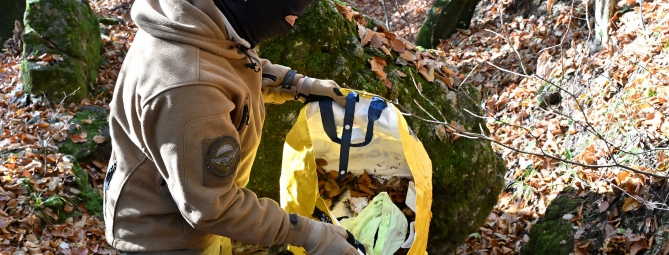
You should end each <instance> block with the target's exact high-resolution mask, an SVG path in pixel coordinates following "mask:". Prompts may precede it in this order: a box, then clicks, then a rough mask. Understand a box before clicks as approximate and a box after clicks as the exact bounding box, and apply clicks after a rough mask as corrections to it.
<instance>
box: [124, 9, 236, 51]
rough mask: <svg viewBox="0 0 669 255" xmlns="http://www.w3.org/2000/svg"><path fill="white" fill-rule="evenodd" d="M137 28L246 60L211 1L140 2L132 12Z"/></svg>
mask: <svg viewBox="0 0 669 255" xmlns="http://www.w3.org/2000/svg"><path fill="white" fill-rule="evenodd" d="M131 16H132V19H133V20H134V22H135V24H137V27H139V28H140V29H142V30H144V31H145V32H146V33H148V34H149V35H151V36H153V37H156V38H160V39H164V40H169V41H175V42H180V43H184V44H188V45H193V46H195V47H198V48H201V49H203V50H205V51H208V52H211V53H213V54H216V55H219V56H222V57H225V58H229V59H241V58H245V57H246V56H245V55H244V54H241V52H239V51H238V49H237V48H235V45H237V44H238V43H236V42H233V41H231V40H230V39H229V36H228V31H227V30H226V20H225V17H223V15H221V12H220V11H219V10H218V8H217V7H216V5H214V2H213V1H212V0H191V1H186V0H138V1H135V3H134V4H133V7H132V10H131Z"/></svg>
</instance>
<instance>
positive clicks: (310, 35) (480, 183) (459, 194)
mask: <svg viewBox="0 0 669 255" xmlns="http://www.w3.org/2000/svg"><path fill="white" fill-rule="evenodd" d="M368 22H369V25H368V27H369V28H372V27H375V25H373V24H372V23H371V22H372V21H371V20H368ZM360 41H361V39H360V35H359V32H358V26H357V25H356V24H355V23H354V22H351V21H349V20H347V19H346V18H345V17H344V16H342V15H341V14H340V13H338V12H337V10H336V9H335V7H334V6H333V3H332V2H330V1H329V0H316V1H315V2H314V4H312V5H311V7H309V9H308V10H307V12H306V14H305V15H303V16H302V17H300V18H299V19H298V20H297V23H296V25H295V29H294V31H293V32H291V33H290V34H288V35H286V36H283V37H280V38H275V39H272V40H268V41H266V42H264V43H263V44H262V45H260V47H259V53H260V55H261V57H264V58H267V59H269V60H271V61H272V62H273V63H278V64H282V65H286V66H290V67H291V68H293V69H295V70H297V71H298V72H300V73H302V74H305V75H307V76H310V77H317V78H324V79H333V80H335V81H337V82H338V83H339V84H340V85H342V86H344V87H350V88H354V89H360V90H366V91H369V92H372V93H375V94H377V95H381V96H383V97H385V98H386V99H388V100H389V101H390V102H396V105H398V107H399V108H400V110H402V111H403V112H406V113H411V114H416V115H418V116H427V114H425V113H424V112H423V110H421V109H420V106H422V107H424V108H426V110H427V111H428V112H429V114H431V115H432V116H436V117H437V118H439V119H441V115H440V113H439V112H441V113H443V115H444V116H445V118H446V121H447V122H449V123H450V122H451V121H454V122H456V123H458V124H460V125H463V126H464V127H465V129H466V130H467V131H470V132H481V128H483V129H484V130H486V128H485V126H486V125H485V123H484V121H482V120H481V119H479V118H477V117H474V116H472V115H471V114H468V113H466V112H465V111H463V109H467V110H469V111H472V112H475V113H478V114H482V112H481V110H480V108H479V106H478V105H479V104H480V101H481V100H480V97H479V91H477V90H475V89H473V88H471V87H470V86H464V88H463V89H460V90H452V89H449V86H447V85H446V84H445V83H444V82H442V81H441V80H439V79H434V82H429V81H427V80H426V79H425V77H424V76H422V75H420V74H419V72H418V71H417V70H416V69H415V68H414V66H415V65H416V64H415V63H414V64H413V65H411V64H410V65H407V64H406V63H404V65H402V64H395V63H397V62H396V61H398V62H402V61H401V59H399V58H398V55H397V54H398V53H397V52H394V51H393V52H392V54H391V55H387V54H384V53H383V52H382V51H381V50H379V49H377V48H374V47H370V46H365V45H362V44H361V43H360ZM388 53H390V52H389V51H388ZM422 54H425V55H427V54H428V53H426V52H424V53H422ZM372 57H377V58H380V59H383V60H384V61H385V62H386V63H388V64H387V66H386V67H385V68H384V71H385V73H387V76H388V80H389V81H390V82H391V83H392V86H391V88H388V87H386V86H385V85H384V84H383V83H382V82H381V80H380V79H379V77H378V76H377V75H376V74H375V73H374V72H372V68H371V66H370V60H371V59H372ZM449 68H450V70H455V67H453V66H449ZM398 71H399V72H398ZM454 73H455V74H456V75H455V76H456V77H451V78H454V79H455V82H454V84H456V85H457V84H458V83H459V82H460V81H459V78H458V77H457V71H454ZM403 74H406V75H403ZM411 74H412V75H411ZM412 76H413V78H415V82H416V83H417V85H418V86H422V94H423V95H426V96H427V97H429V100H431V101H432V102H433V103H434V105H435V107H432V106H431V104H430V103H429V102H428V101H427V100H426V97H423V96H421V95H420V93H419V91H418V90H417V88H416V85H414V82H413V80H412ZM472 98H473V99H472ZM415 102H418V104H420V106H418V105H417V103H415ZM301 107H302V104H300V103H298V102H293V103H287V104H284V105H267V106H266V116H267V118H266V120H265V126H264V128H263V137H262V142H261V144H260V148H259V150H258V155H257V158H256V161H255V163H254V166H253V167H254V168H253V172H252V174H251V180H250V183H249V188H251V189H252V190H254V191H256V193H257V194H258V195H259V196H267V197H272V198H274V199H277V198H278V197H277V196H278V194H279V189H278V180H279V176H280V173H281V169H280V168H281V164H279V163H277V162H281V158H282V151H283V144H284V139H285V136H286V133H287V132H288V130H289V129H290V128H291V127H292V125H293V123H294V122H295V120H296V118H297V114H298V112H299V109H300V108H301ZM407 121H408V123H409V125H410V127H411V129H412V130H413V131H414V132H415V133H416V134H417V135H418V137H419V139H420V140H421V141H422V143H423V145H424V146H425V148H426V149H427V151H428V154H429V156H430V158H431V160H432V165H433V188H434V191H433V204H432V208H431V209H432V214H433V218H432V222H431V225H430V238H429V244H428V246H429V252H430V253H432V254H447V253H452V252H454V251H455V249H456V248H457V246H458V245H459V244H460V243H461V242H462V241H464V240H465V239H466V237H467V236H468V235H469V234H471V233H473V232H475V231H476V230H477V229H478V228H479V227H480V225H482V224H483V222H484V220H485V218H486V217H487V216H488V215H489V214H490V212H491V210H492V208H493V206H494V205H495V204H496V202H497V197H498V195H499V192H500V191H501V189H502V188H503V177H504V172H505V170H506V167H505V165H504V161H503V160H501V159H500V158H499V157H498V156H497V155H496V154H495V153H494V152H493V150H492V148H491V146H490V144H489V143H488V142H485V141H481V140H470V139H466V138H459V139H457V140H454V141H451V140H450V139H449V137H448V136H446V137H443V136H441V134H442V133H440V132H442V131H443V126H437V125H434V124H430V123H426V122H423V121H421V120H418V119H416V118H411V117H407ZM486 132H487V131H486ZM438 133H439V135H438ZM442 139H443V140H442Z"/></svg>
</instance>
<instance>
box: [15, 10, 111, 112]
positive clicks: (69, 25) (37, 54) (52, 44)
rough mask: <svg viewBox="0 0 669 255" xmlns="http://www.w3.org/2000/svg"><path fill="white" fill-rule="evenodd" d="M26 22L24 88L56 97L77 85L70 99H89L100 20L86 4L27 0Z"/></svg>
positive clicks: (97, 58) (95, 70) (99, 45)
mask: <svg viewBox="0 0 669 255" xmlns="http://www.w3.org/2000/svg"><path fill="white" fill-rule="evenodd" d="M24 22H25V31H24V34H23V42H24V49H23V62H22V63H21V74H22V77H23V89H24V91H26V92H29V93H31V94H36V95H37V94H42V93H45V94H47V95H48V96H51V97H53V98H54V99H56V100H59V99H62V98H63V96H64V95H68V94H71V93H72V92H74V91H77V89H78V91H77V92H76V93H75V94H74V95H72V96H70V97H68V98H67V100H68V101H72V102H79V101H80V100H81V99H83V98H85V97H87V96H88V93H89V89H90V88H92V87H93V85H94V84H95V79H96V77H97V73H98V67H99V66H100V52H101V49H102V38H101V37H100V24H99V23H98V19H97V17H96V15H95V13H93V10H91V8H90V6H89V5H88V2H87V1H79V0H28V6H27V9H26V13H25V18H24ZM44 54H46V55H44ZM42 56H44V57H42Z"/></svg>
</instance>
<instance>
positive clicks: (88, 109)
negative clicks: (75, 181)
mask: <svg viewBox="0 0 669 255" xmlns="http://www.w3.org/2000/svg"><path fill="white" fill-rule="evenodd" d="M107 115H108V112H107V110H106V109H105V108H102V107H100V106H84V107H82V108H81V109H80V110H79V111H78V112H77V113H76V114H75V115H74V118H72V119H71V120H70V130H69V131H68V134H69V135H70V136H71V135H72V134H77V135H78V136H80V137H81V136H82V135H83V133H86V141H85V142H80V143H74V142H73V141H72V139H71V137H69V138H68V139H67V140H65V141H64V142H63V143H62V144H61V145H60V146H59V147H58V150H59V152H61V153H63V154H67V155H72V156H74V157H75V158H77V159H84V158H86V157H88V156H90V155H94V154H96V153H103V154H104V153H106V152H105V150H98V148H105V147H108V146H110V144H111V143H110V141H111V138H110V136H109V123H108V122H107ZM84 121H86V122H88V121H91V123H90V124H87V123H85V122H84ZM96 135H101V136H103V137H105V141H104V142H103V143H100V144H99V143H97V142H95V141H94V140H93V138H94V137H95V136H96ZM107 157H108V154H107ZM105 159H106V158H105Z"/></svg>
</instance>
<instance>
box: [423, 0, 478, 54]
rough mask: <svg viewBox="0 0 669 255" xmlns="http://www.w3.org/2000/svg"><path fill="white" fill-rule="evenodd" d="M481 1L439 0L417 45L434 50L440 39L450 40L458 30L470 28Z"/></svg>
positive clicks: (424, 24)
mask: <svg viewBox="0 0 669 255" xmlns="http://www.w3.org/2000/svg"><path fill="white" fill-rule="evenodd" d="M478 2H479V0H437V1H436V2H435V3H434V5H433V6H432V8H431V9H430V12H429V13H428V14H427V18H425V22H424V23H423V26H422V27H421V28H420V32H418V39H416V43H417V44H418V45H419V46H421V47H424V48H428V49H432V48H435V47H436V46H438V45H439V39H446V38H449V37H450V36H451V35H452V34H453V33H455V32H456V29H463V28H467V27H469V23H470V21H471V19H472V15H474V10H475V9H476V5H477V4H478Z"/></svg>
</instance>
